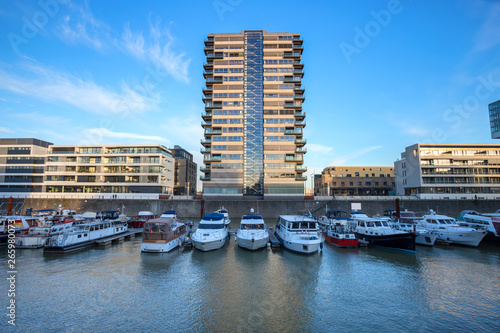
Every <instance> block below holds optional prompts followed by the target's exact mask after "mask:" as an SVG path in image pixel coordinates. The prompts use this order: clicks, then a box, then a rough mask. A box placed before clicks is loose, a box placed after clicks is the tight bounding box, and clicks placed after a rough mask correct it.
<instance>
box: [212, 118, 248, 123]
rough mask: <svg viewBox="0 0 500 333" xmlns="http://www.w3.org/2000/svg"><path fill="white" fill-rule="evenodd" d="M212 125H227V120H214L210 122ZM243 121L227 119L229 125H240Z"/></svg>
mask: <svg viewBox="0 0 500 333" xmlns="http://www.w3.org/2000/svg"><path fill="white" fill-rule="evenodd" d="M212 122H213V123H214V124H227V123H228V119H214V120H212ZM241 123H243V119H229V124H241Z"/></svg>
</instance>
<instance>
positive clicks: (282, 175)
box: [201, 30, 307, 197]
mask: <svg viewBox="0 0 500 333" xmlns="http://www.w3.org/2000/svg"><path fill="white" fill-rule="evenodd" d="M302 44H303V41H302V39H301V38H300V34H297V33H268V32H266V31H265V30H245V31H242V32H241V33H223V34H210V35H208V37H207V39H206V40H205V49H204V50H205V55H206V63H205V64H204V72H203V75H204V77H205V80H206V87H205V88H204V89H203V94H204V97H203V102H204V103H205V112H204V113H203V114H202V118H203V121H202V127H203V128H204V139H203V140H202V141H201V143H202V145H203V148H202V149H201V152H202V154H203V161H204V166H202V168H201V171H202V172H203V173H204V175H203V176H202V177H201V180H202V181H203V194H204V196H221V195H223V196H266V197H267V196H303V195H304V181H305V180H306V177H305V176H304V172H305V171H306V170H307V169H306V167H305V166H304V165H303V163H304V154H305V153H306V148H304V146H305V144H306V141H305V139H304V138H303V129H304V127H305V125H306V123H305V121H304V119H305V113H304V112H303V110H302V103H303V102H304V100H305V98H304V88H303V87H302V78H303V76H304V64H303V63H302V62H301V55H302V50H303V47H302Z"/></svg>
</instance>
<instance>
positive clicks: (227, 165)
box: [212, 163, 243, 169]
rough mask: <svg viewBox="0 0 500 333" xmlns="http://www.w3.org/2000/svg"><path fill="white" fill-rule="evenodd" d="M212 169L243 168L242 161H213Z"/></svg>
mask: <svg viewBox="0 0 500 333" xmlns="http://www.w3.org/2000/svg"><path fill="white" fill-rule="evenodd" d="M212 169H243V165H242V164H241V163H212Z"/></svg>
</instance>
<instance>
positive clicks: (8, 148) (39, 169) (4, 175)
mask: <svg viewBox="0 0 500 333" xmlns="http://www.w3.org/2000/svg"><path fill="white" fill-rule="evenodd" d="M50 145H52V143H50V142H46V141H42V140H37V139H0V195H5V194H7V195H9V193H21V192H23V193H26V192H43V191H44V185H43V176H44V169H45V156H46V155H47V151H48V149H49V146H50Z"/></svg>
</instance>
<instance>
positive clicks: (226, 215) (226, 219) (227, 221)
mask: <svg viewBox="0 0 500 333" xmlns="http://www.w3.org/2000/svg"><path fill="white" fill-rule="evenodd" d="M215 213H219V214H222V215H224V224H225V225H229V224H230V223H231V220H230V219H229V212H228V211H227V209H226V208H224V206H222V207H221V208H219V209H218V210H216V211H215Z"/></svg>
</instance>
